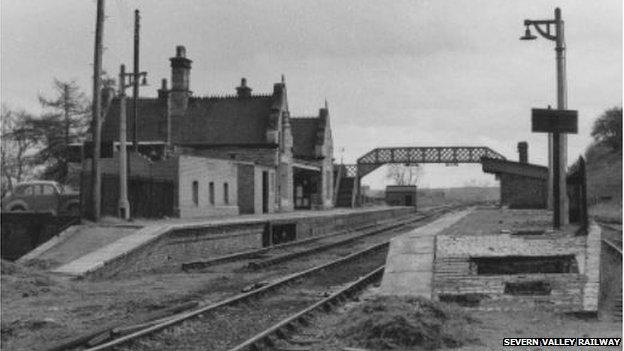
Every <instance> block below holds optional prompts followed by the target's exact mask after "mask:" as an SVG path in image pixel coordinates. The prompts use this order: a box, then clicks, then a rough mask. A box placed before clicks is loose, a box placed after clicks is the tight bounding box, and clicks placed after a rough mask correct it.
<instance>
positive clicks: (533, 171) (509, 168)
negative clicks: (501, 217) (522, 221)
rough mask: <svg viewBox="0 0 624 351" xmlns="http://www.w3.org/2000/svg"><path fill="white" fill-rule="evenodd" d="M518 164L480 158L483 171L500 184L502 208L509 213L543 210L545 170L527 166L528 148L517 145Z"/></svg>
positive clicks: (546, 172)
mask: <svg viewBox="0 0 624 351" xmlns="http://www.w3.org/2000/svg"><path fill="white" fill-rule="evenodd" d="M518 153H519V162H514V161H508V160H498V159H493V158H485V157H484V158H483V159H482V160H481V164H482V167H483V171H484V172H486V173H493V174H495V175H496V178H497V179H499V180H500V201H501V205H503V206H507V207H509V208H512V209H544V208H546V206H547V201H548V168H547V167H544V166H539V165H534V164H530V163H529V162H528V144H527V143H526V142H520V143H518Z"/></svg>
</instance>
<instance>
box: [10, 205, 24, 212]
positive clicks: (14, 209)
mask: <svg viewBox="0 0 624 351" xmlns="http://www.w3.org/2000/svg"><path fill="white" fill-rule="evenodd" d="M24 211H26V209H25V208H24V206H22V205H15V206H13V207H11V212H24Z"/></svg>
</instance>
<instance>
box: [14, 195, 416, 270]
mask: <svg viewBox="0 0 624 351" xmlns="http://www.w3.org/2000/svg"><path fill="white" fill-rule="evenodd" d="M414 211H415V209H414V208H413V207H388V206H380V207H370V208H360V209H345V208H340V209H332V210H324V211H295V212H289V213H273V214H265V215H242V216H234V217H221V218H192V219H178V218H176V219H167V220H136V221H133V222H130V223H128V222H115V221H108V223H106V222H105V224H102V225H97V226H95V225H81V226H75V227H72V228H69V229H68V230H67V231H65V232H63V233H61V234H60V235H58V236H57V237H54V238H53V239H51V240H50V241H49V242H46V243H44V244H43V245H41V246H40V247H38V248H36V249H35V250H33V251H32V252H30V253H29V254H27V255H25V256H24V257H22V258H21V259H20V260H19V262H21V263H25V262H28V261H33V260H39V261H42V262H45V265H46V266H48V267H49V269H50V270H51V271H52V272H55V273H59V274H63V275H70V276H83V275H90V274H94V275H97V276H111V275H115V274H118V273H120V272H135V271H143V270H149V269H153V268H158V267H163V266H172V265H180V264H182V263H184V262H188V261H189V260H190V261H192V260H201V259H207V258H210V257H213V256H219V255H226V254H228V253H232V252H238V251H241V250H246V249H257V248H262V247H267V246H271V245H275V244H281V243H284V242H288V241H294V240H303V239H306V238H310V237H314V236H318V235H323V234H326V233H329V232H331V231H335V230H342V229H347V228H349V227H353V226H361V225H365V224H374V223H376V222H378V221H382V220H387V219H391V218H394V217H398V216H402V215H405V214H408V213H412V212H414Z"/></svg>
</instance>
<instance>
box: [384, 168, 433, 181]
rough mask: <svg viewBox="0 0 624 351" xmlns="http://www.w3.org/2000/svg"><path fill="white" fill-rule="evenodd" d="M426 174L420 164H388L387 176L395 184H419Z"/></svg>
mask: <svg viewBox="0 0 624 351" xmlns="http://www.w3.org/2000/svg"><path fill="white" fill-rule="evenodd" d="M423 175H424V170H423V168H422V167H421V166H420V165H419V164H391V165H388V171H387V173H386V178H388V179H390V180H392V181H393V182H394V184H395V185H417V184H418V182H419V181H420V180H421V179H422V176H423Z"/></svg>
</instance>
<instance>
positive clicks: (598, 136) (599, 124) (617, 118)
mask: <svg viewBox="0 0 624 351" xmlns="http://www.w3.org/2000/svg"><path fill="white" fill-rule="evenodd" d="M591 135H592V137H594V140H595V141H596V143H598V144H601V145H606V146H609V147H610V148H612V149H613V150H615V151H619V150H622V108H621V107H614V108H611V109H609V110H606V111H605V112H604V113H603V114H602V115H601V116H600V117H598V119H596V121H595V122H594V126H593V128H592V132H591Z"/></svg>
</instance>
